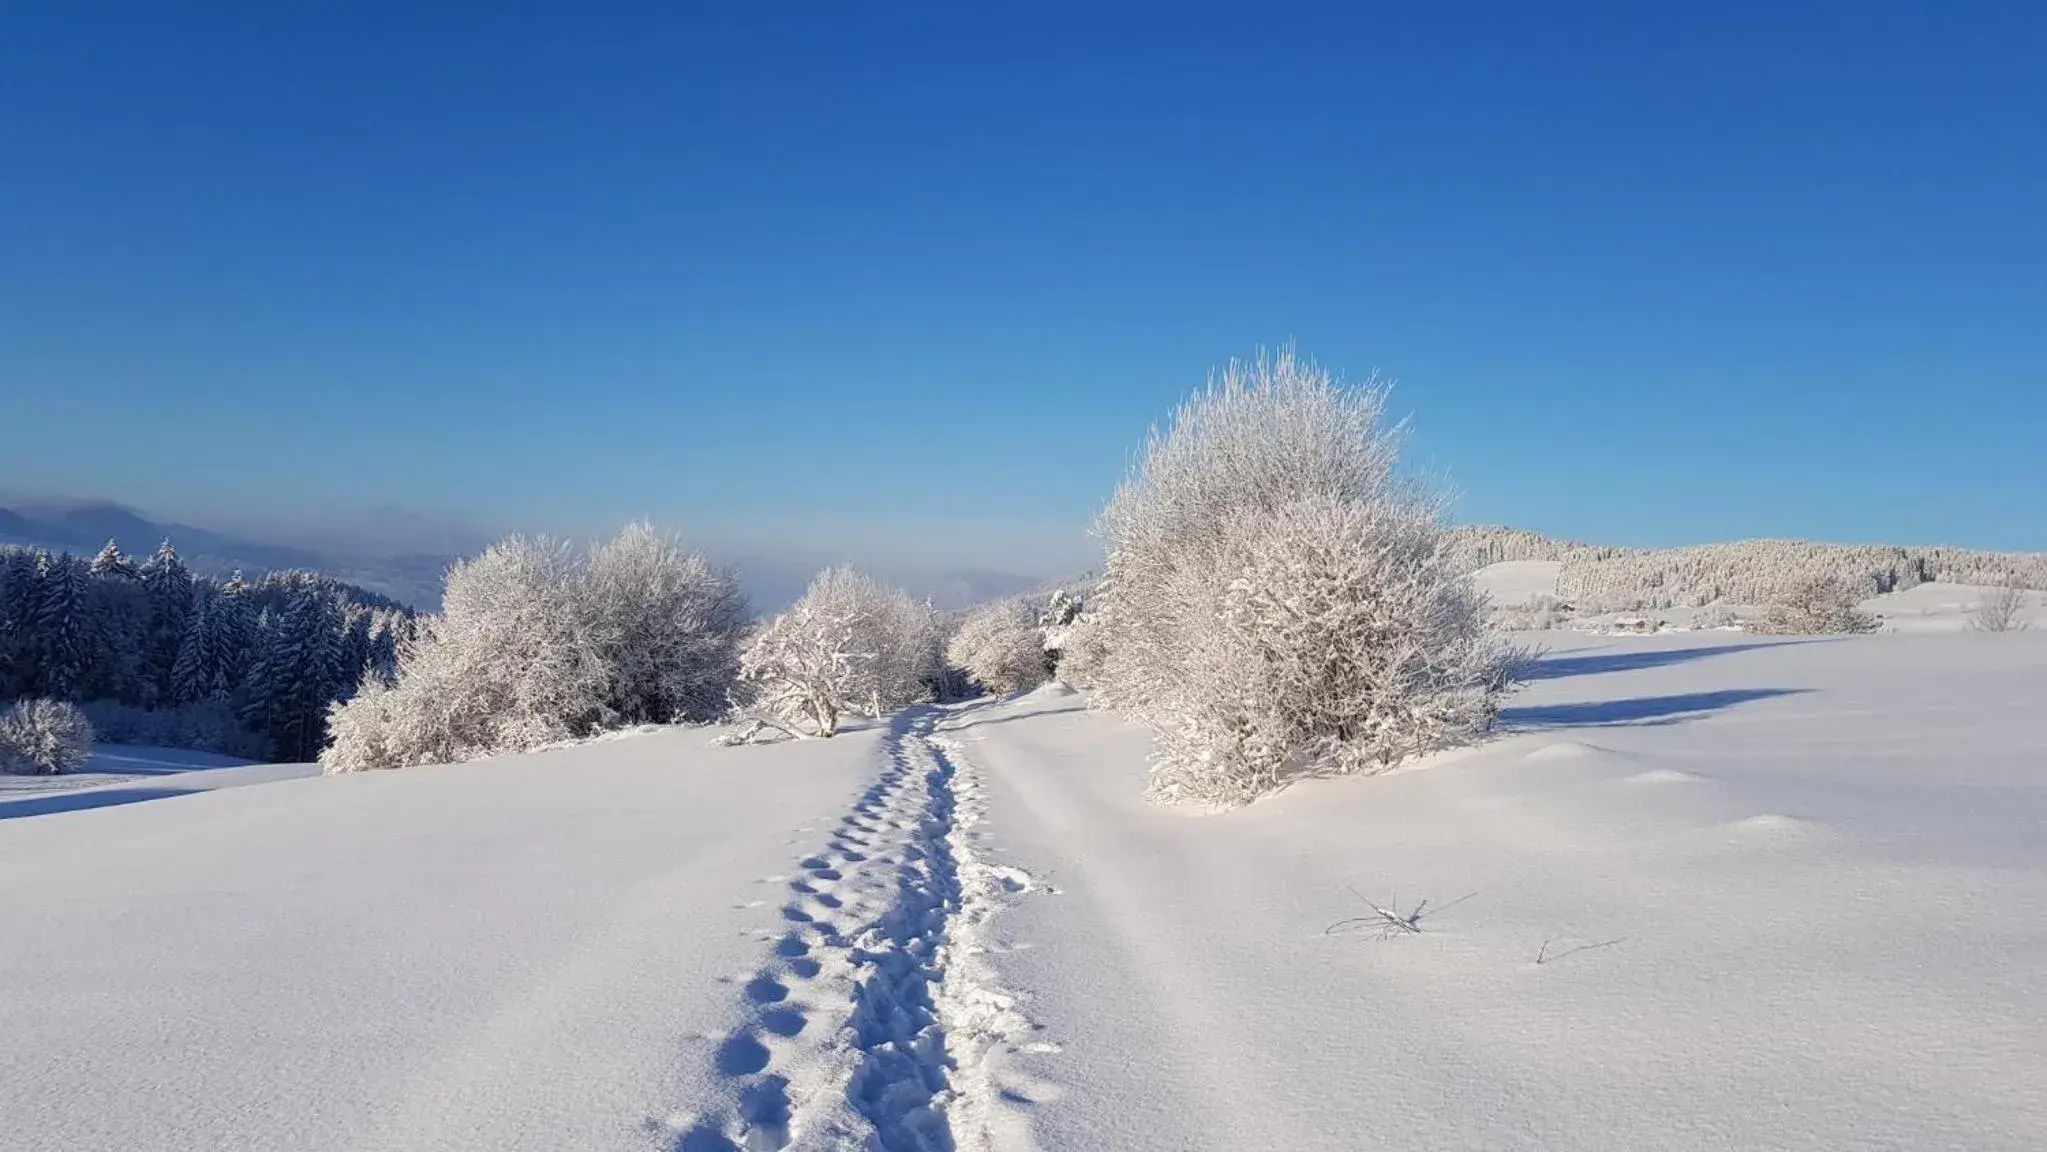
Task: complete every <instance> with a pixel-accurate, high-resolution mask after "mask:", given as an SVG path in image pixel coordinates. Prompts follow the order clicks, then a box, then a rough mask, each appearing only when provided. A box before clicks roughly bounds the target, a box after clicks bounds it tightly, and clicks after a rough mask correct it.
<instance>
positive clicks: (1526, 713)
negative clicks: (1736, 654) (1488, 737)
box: [1500, 688, 1809, 732]
mask: <svg viewBox="0 0 2047 1152" xmlns="http://www.w3.org/2000/svg"><path fill="white" fill-rule="evenodd" d="M1807 691H1809V689H1805V688H1735V689H1730V690H1728V691H1725V692H1686V693H1683V694H1680V695H1677V696H1636V697H1633V698H1631V699H1627V700H1587V701H1583V702H1580V703H1575V704H1542V705H1537V706H1535V707H1532V708H1503V709H1501V710H1500V727H1501V728H1503V729H1507V730H1509V731H1522V732H1526V731H1529V730H1531V729H1542V728H1614V727H1621V726H1642V727H1647V726H1651V725H1658V724H1682V723H1684V722H1685V721H1687V720H1697V719H1699V718H1700V717H1702V716H1710V715H1712V714H1713V713H1715V712H1723V711H1725V710H1727V709H1729V708H1732V707H1734V706H1735V705H1737V704H1747V703H1749V702H1750V701H1754V700H1768V699H1770V698H1771V697H1774V696H1797V695H1800V694H1803V693H1805V692H1807Z"/></svg>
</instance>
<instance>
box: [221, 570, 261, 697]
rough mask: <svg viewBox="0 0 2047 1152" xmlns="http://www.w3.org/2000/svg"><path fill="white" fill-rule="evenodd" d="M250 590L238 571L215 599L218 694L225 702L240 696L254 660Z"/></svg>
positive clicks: (253, 612) (254, 637)
mask: <svg viewBox="0 0 2047 1152" xmlns="http://www.w3.org/2000/svg"><path fill="white" fill-rule="evenodd" d="M248 592H249V586H248V584H247V583H245V582H244V581H243V580H242V574H241V572H240V571H237V572H236V573H235V574H234V575H233V576H231V577H229V578H228V581H227V583H225V584H222V585H221V586H220V590H219V592H218V593H217V594H216V595H215V596H214V597H213V604H212V612H213V619H214V627H215V631H214V643H215V644H216V645H217V647H216V648H215V651H214V662H215V674H216V676H217V677H218V680H217V683H216V685H215V687H216V694H217V695H218V696H220V698H222V699H229V698H232V697H233V696H234V695H235V694H236V693H238V692H239V691H240V690H241V688H242V684H243V681H244V680H245V679H246V678H247V676H248V673H249V665H250V662H251V661H252V660H253V659H254V658H255V651H254V650H255V646H256V614H255V611H254V609H253V608H252V607H251V606H250V601H249V595H248Z"/></svg>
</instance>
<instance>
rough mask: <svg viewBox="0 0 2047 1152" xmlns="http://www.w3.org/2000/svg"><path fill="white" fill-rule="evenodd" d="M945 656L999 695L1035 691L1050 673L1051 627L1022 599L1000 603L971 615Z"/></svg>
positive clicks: (979, 609) (986, 606)
mask: <svg viewBox="0 0 2047 1152" xmlns="http://www.w3.org/2000/svg"><path fill="white" fill-rule="evenodd" d="M945 657H946V659H947V660H948V661H949V662H951V664H952V665H953V666H954V667H956V668H958V669H960V670H961V671H963V672H965V673H966V674H967V676H968V678H969V679H971V680H972V681H973V682H974V683H976V684H978V685H980V686H981V687H982V688H983V689H984V690H986V691H989V692H995V693H1006V692H1018V691H1022V690H1023V689H1025V688H1035V687H1037V686H1038V685H1040V684H1043V683H1044V682H1045V680H1046V679H1047V677H1048V676H1049V674H1050V669H1049V667H1048V661H1047V660H1046V657H1045V628H1044V626H1043V625H1042V624H1041V623H1040V622H1039V619H1038V616H1037V614H1036V613H1034V612H1032V611H1031V609H1030V606H1029V605H1028V604H1026V603H1024V602H1023V601H1022V600H998V601H996V602H994V603H992V604H984V605H982V606H981V607H979V608H977V609H975V610H974V611H973V612H971V613H969V614H968V615H967V617H966V619H964V620H962V621H960V627H959V631H957V632H955V633H953V636H952V640H951V641H950V642H949V643H948V644H947V645H946V650H945Z"/></svg>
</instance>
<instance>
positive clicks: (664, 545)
mask: <svg viewBox="0 0 2047 1152" xmlns="http://www.w3.org/2000/svg"><path fill="white" fill-rule="evenodd" d="M581 582H582V584H583V590H584V594H585V599H586V600H587V602H588V604H589V608H590V614H591V619H590V623H589V628H590V636H591V639H592V641H593V642H594V643H595V645H596V648H597V653H596V659H597V662H598V664H599V665H600V666H601V667H602V668H603V669H604V670H605V674H606V676H607V677H608V683H607V686H606V690H605V695H606V697H607V699H606V701H605V709H606V712H607V715H606V719H605V723H606V726H615V725H620V724H665V723H668V722H670V721H672V720H699V721H700V720H710V719H713V718H715V717H716V716H718V715H719V714H720V713H722V712H723V711H724V708H725V697H726V693H727V692H728V691H729V690H730V688H731V686H732V681H733V678H734V677H735V676H737V675H738V672H739V641H740V637H741V636H742V635H743V633H744V631H745V629H746V625H747V615H748V611H747V604H746V597H745V596H744V595H742V594H741V592H740V591H739V585H738V583H737V582H736V581H735V580H733V579H732V578H731V577H730V576H729V575H727V574H725V573H721V572H717V571H714V570H713V569H712V568H711V565H710V563H709V562H708V561H706V560H705V559H704V558H703V557H702V556H697V555H692V554H689V553H686V552H684V551H683V549H682V546H681V544H680V543H679V542H678V541H677V540H676V539H675V538H674V537H672V536H666V535H663V534H662V533H660V532H657V531H655V530H654V528H653V527H651V526H650V525H647V524H633V525H630V526H628V527H627V528H626V529H625V531H623V532H621V533H619V534H618V537H617V538H616V539H614V540H612V541H610V542H609V543H606V544H602V545H599V546H598V547H596V548H594V549H592V550H591V552H590V556H589V559H588V561H587V563H586V570H585V571H584V573H583V574H582V581H581Z"/></svg>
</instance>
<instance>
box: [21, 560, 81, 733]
mask: <svg viewBox="0 0 2047 1152" xmlns="http://www.w3.org/2000/svg"><path fill="white" fill-rule="evenodd" d="M91 635H92V633H91V621H90V620H89V619H88V618H87V601H86V587H85V578H84V576H83V575H82V574H81V573H80V571H79V566H78V564H77V562H76V561H74V560H73V559H72V558H71V556H70V555H69V554H68V553H67V554H65V555H62V556H52V555H50V554H49V553H47V552H44V553H41V554H40V555H38V556H37V558H36V610H35V617H34V620H33V622H32V624H31V633H30V636H29V644H28V655H29V661H30V664H31V666H32V668H31V672H32V675H31V676H30V679H31V681H32V683H33V691H35V692H37V693H39V694H41V695H44V696H51V697H55V698H57V699H60V700H62V699H70V698H71V697H73V696H76V695H77V694H78V692H79V690H80V689H82V688H83V687H84V686H85V682H86V678H87V676H88V674H89V671H90V666H91V660H92V645H91Z"/></svg>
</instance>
